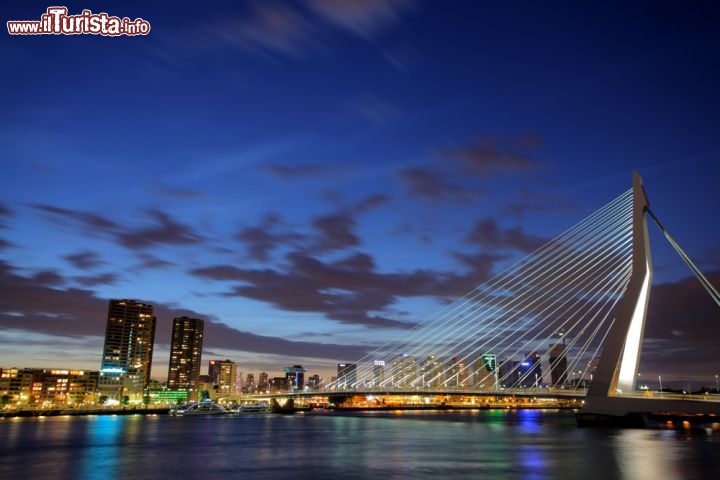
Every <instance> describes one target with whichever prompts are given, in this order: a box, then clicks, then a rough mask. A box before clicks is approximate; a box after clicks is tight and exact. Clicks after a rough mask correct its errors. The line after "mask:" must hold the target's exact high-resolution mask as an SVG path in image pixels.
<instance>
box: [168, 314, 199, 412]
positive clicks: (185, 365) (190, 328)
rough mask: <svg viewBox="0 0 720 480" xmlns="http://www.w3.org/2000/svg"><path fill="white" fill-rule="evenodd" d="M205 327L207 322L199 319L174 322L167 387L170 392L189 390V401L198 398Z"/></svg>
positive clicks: (176, 320)
mask: <svg viewBox="0 0 720 480" xmlns="http://www.w3.org/2000/svg"><path fill="white" fill-rule="evenodd" d="M204 326H205V321H204V320H201V319H199V318H190V317H177V318H175V319H174V320H173V329H172V338H171V340H170V363H169V367H168V377H167V387H168V389H169V390H187V392H188V400H197V398H198V397H197V394H198V379H199V377H200V362H201V357H202V343H203V328H204Z"/></svg>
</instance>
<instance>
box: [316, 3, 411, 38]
mask: <svg viewBox="0 0 720 480" xmlns="http://www.w3.org/2000/svg"><path fill="white" fill-rule="evenodd" d="M307 5H308V7H309V8H310V9H311V10H313V11H314V12H315V13H317V14H318V15H319V16H320V17H321V18H323V19H325V20H326V21H328V22H330V23H331V24H333V25H334V26H336V27H339V28H342V29H344V30H347V31H350V32H352V33H354V34H356V35H360V36H361V37H365V38H371V37H373V36H375V35H377V34H378V33H380V32H382V31H384V30H385V29H387V28H388V27H390V26H393V25H396V24H397V23H398V22H399V21H400V19H401V16H402V14H404V13H406V12H408V11H410V10H411V9H412V8H413V7H414V6H415V5H414V2H413V1H411V0H363V1H360V2H358V1H355V0H308V2H307Z"/></svg>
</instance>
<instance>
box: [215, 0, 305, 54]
mask: <svg viewBox="0 0 720 480" xmlns="http://www.w3.org/2000/svg"><path fill="white" fill-rule="evenodd" d="M205 35H206V36H205V38H204V42H205V43H207V47H208V49H209V50H210V49H212V48H214V47H217V46H218V45H227V46H231V47H235V48H239V49H242V50H246V51H248V52H250V53H254V54H259V55H263V56H267V55H281V56H287V57H294V58H301V57H304V56H305V55H306V52H307V51H308V50H312V49H315V48H317V47H318V41H317V39H316V38H315V37H316V35H317V31H316V27H315V26H314V25H313V24H312V22H311V21H310V20H309V19H308V18H307V17H306V16H305V15H303V14H301V13H300V12H299V11H298V10H297V9H295V8H293V7H292V6H290V5H288V4H284V3H279V2H258V3H253V4H252V5H251V8H250V10H249V11H247V12H246V13H245V14H244V15H243V17H240V18H237V17H236V18H230V19H227V20H223V21H222V22H219V23H216V24H213V25H209V26H208V27H207V29H206V32H205Z"/></svg>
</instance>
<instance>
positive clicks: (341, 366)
mask: <svg viewBox="0 0 720 480" xmlns="http://www.w3.org/2000/svg"><path fill="white" fill-rule="evenodd" d="M355 383H357V365H355V364H354V363H338V378H337V388H353V387H354V385H355Z"/></svg>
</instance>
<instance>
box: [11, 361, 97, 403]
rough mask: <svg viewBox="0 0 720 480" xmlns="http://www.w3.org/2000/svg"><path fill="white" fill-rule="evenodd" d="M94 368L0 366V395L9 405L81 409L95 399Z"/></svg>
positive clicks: (95, 375) (95, 380) (95, 378)
mask: <svg viewBox="0 0 720 480" xmlns="http://www.w3.org/2000/svg"><path fill="white" fill-rule="evenodd" d="M99 376H100V372H98V371H97V370H64V369H44V368H22V369H20V368H2V369H0V397H1V398H2V404H3V406H9V407H11V408H39V409H43V408H83V407H90V406H93V405H95V403H96V401H97V388H98V378H99Z"/></svg>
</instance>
